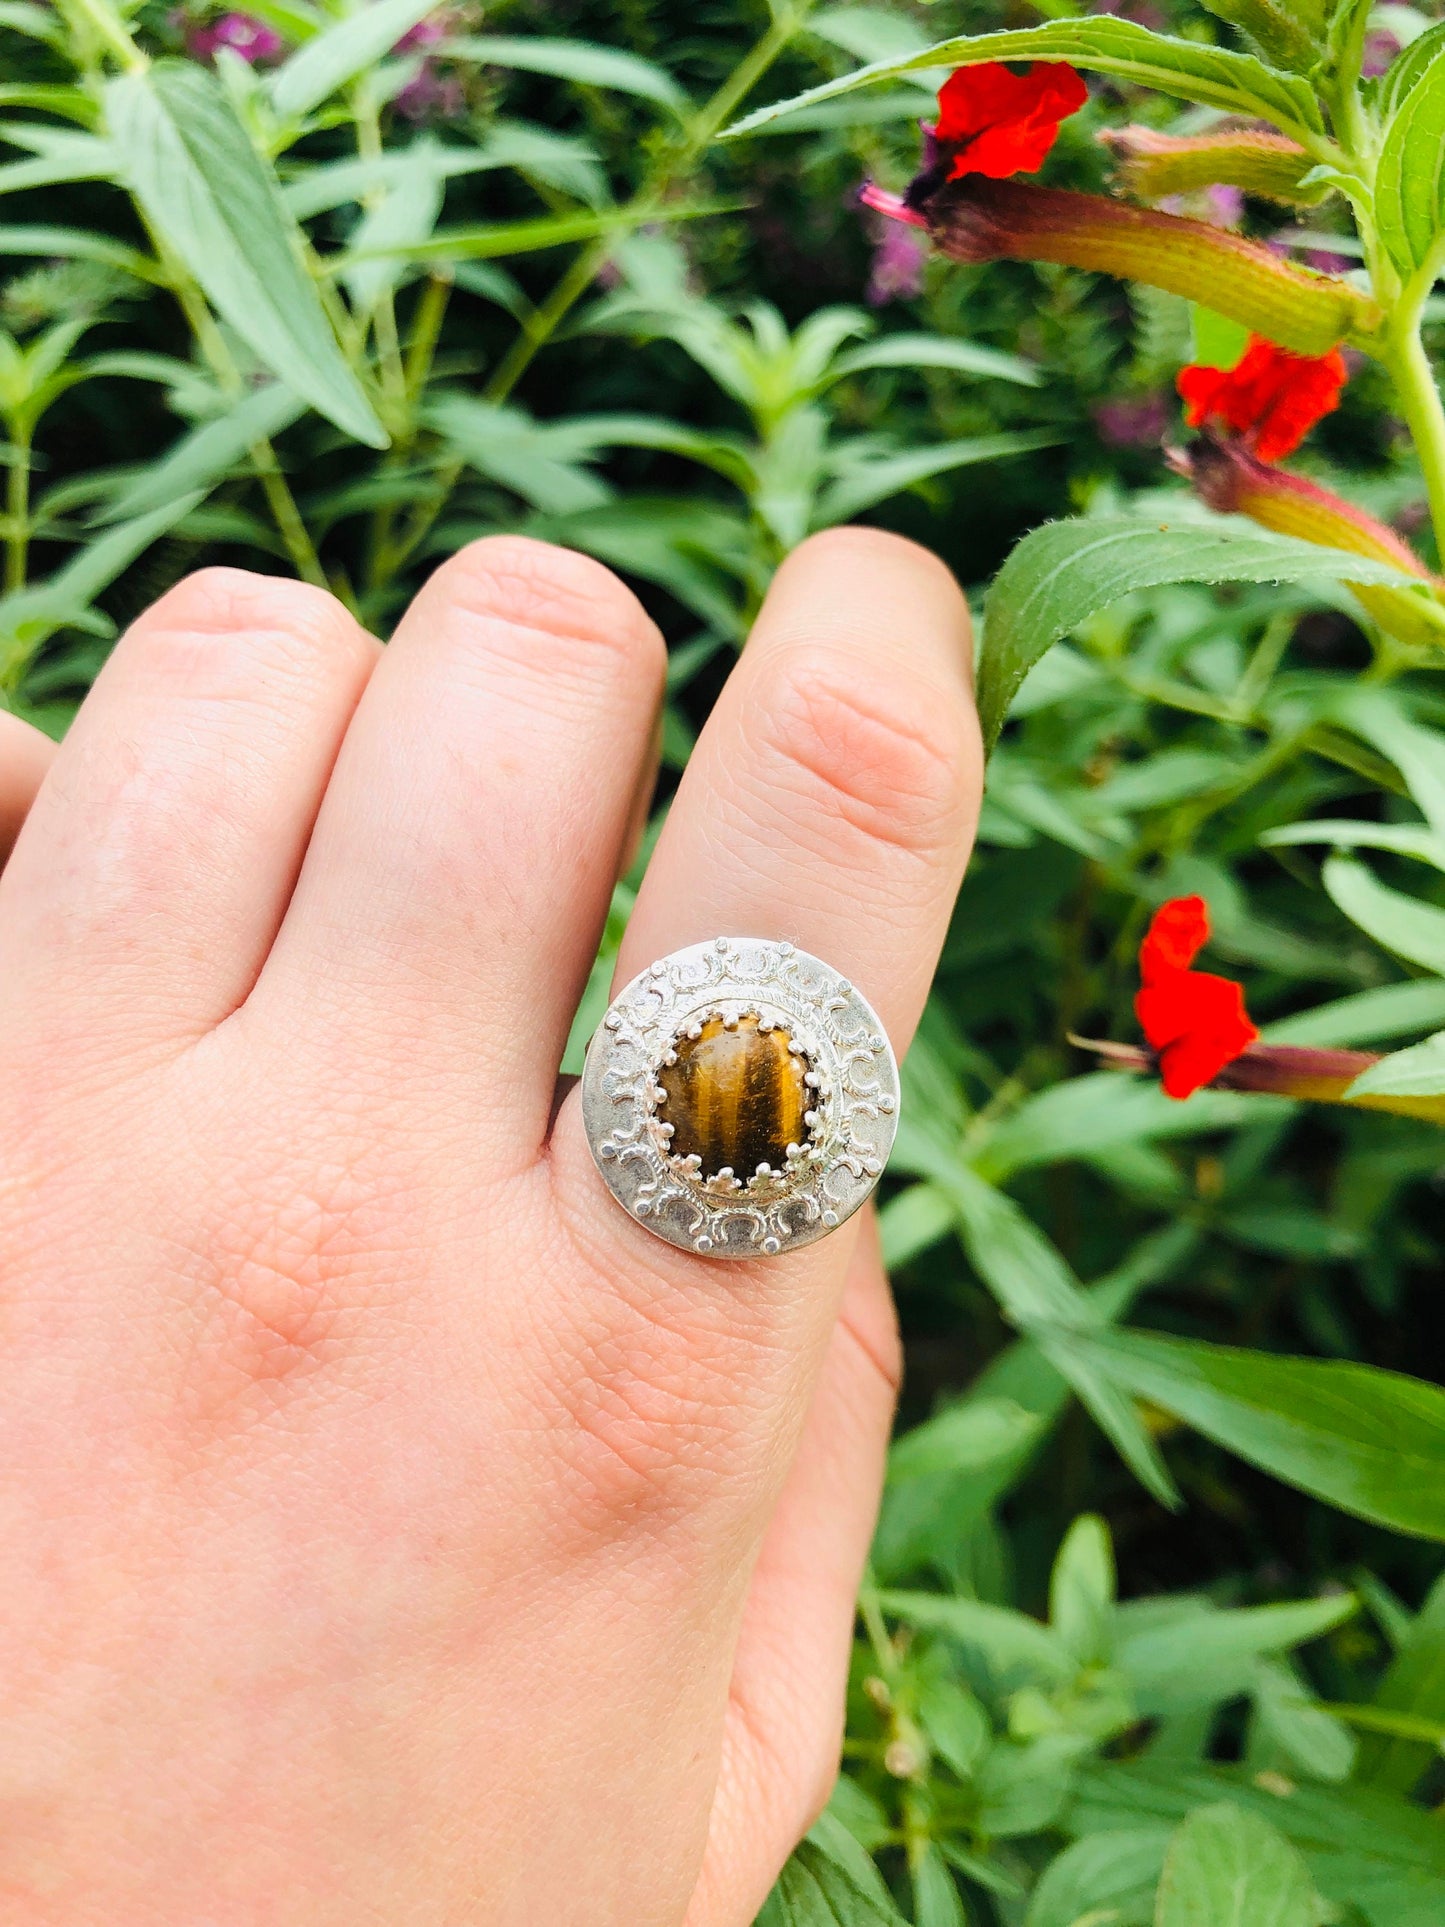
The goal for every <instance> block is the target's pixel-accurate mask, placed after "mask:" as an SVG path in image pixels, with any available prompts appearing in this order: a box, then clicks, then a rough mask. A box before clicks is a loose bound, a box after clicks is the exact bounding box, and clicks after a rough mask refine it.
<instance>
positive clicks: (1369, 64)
mask: <svg viewBox="0 0 1445 1927" xmlns="http://www.w3.org/2000/svg"><path fill="white" fill-rule="evenodd" d="M1399 51H1400V43H1399V41H1398V40H1397V39H1396V38H1395V36H1394V34H1392V33H1391V32H1389V30H1388V29H1387V28H1384V27H1380V28H1376V29H1375V31H1373V32H1372V33H1368V34H1366V35H1365V46H1364V59H1363V60H1362V61H1361V63H1360V72H1361V73H1362V74H1363V75H1364V76H1365V78H1366V79H1367V80H1374V79H1375V78H1376V77H1377V76H1378V75H1380V74H1382V73H1384V71H1385V69H1386V68H1387V67H1388V66H1389V64H1390V62H1391V61H1392V60H1393V59H1394V58H1395V56H1396V54H1398V53H1399Z"/></svg>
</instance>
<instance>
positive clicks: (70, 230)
mask: <svg viewBox="0 0 1445 1927" xmlns="http://www.w3.org/2000/svg"><path fill="white" fill-rule="evenodd" d="M6 254H24V255H40V256H42V257H43V258H44V259H46V260H50V259H53V258H55V257H56V256H58V257H59V258H60V259H62V260H65V261H98V262H100V264H101V265H102V266H103V267H107V268H118V269H119V270H120V272H121V273H122V274H130V275H134V276H135V278H136V280H137V281H149V282H154V283H156V284H158V285H159V284H161V283H163V282H164V280H165V277H164V275H163V274H162V273H161V270H160V268H159V266H158V264H157V263H156V262H155V261H153V260H152V259H151V257H150V256H149V255H148V254H142V253H141V251H140V249H139V248H130V247H127V246H126V245H125V243H124V242H123V241H112V240H111V239H110V237H109V235H106V234H92V233H91V232H90V230H89V229H88V228H74V227H41V226H32V227H0V255H6Z"/></svg>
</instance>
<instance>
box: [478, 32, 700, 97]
mask: <svg viewBox="0 0 1445 1927" xmlns="http://www.w3.org/2000/svg"><path fill="white" fill-rule="evenodd" d="M442 51H443V52H444V53H445V54H446V55H447V57H448V58H449V59H451V60H478V61H483V62H485V63H486V65H487V66H489V67H511V68H515V69H516V70H517V71H518V72H520V73H528V74H551V75H553V76H555V78H556V79H558V80H573V81H577V82H579V83H580V84H581V85H582V86H585V87H608V88H611V89H612V90H613V91H614V92H616V93H619V94H635V95H636V96H637V97H638V98H639V99H641V100H655V101H657V102H658V103H659V104H660V105H661V106H663V107H670V108H671V109H672V110H673V112H674V113H678V114H680V113H682V112H683V111H684V109H685V108H686V107H687V104H688V102H687V95H686V94H685V93H684V92H683V90H682V89H681V87H679V86H678V84H677V82H676V81H675V80H674V79H673V77H672V75H671V74H670V73H668V72H667V70H666V69H665V68H663V67H659V66H658V65H657V64H656V62H655V61H651V60H643V59H642V58H641V57H640V56H639V55H638V54H632V53H626V52H624V51H623V50H622V49H620V48H617V47H601V46H598V45H597V43H596V42H595V41H591V40H553V39H548V38H545V37H543V36H541V35H537V36H533V35H531V34H528V35H526V36H525V37H523V36H521V35H517V36H512V35H506V34H468V35H467V36H466V37H465V38H463V39H456V40H448V41H446V42H444V43H443V47H442Z"/></svg>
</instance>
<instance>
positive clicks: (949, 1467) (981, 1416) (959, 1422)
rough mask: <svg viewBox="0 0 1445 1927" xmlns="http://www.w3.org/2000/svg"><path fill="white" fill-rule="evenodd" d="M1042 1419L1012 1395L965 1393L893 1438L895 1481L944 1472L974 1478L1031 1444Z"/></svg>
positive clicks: (892, 1476) (890, 1456)
mask: <svg viewBox="0 0 1445 1927" xmlns="http://www.w3.org/2000/svg"><path fill="white" fill-rule="evenodd" d="M1038 1429H1039V1427H1038V1420H1037V1418H1036V1417H1035V1416H1034V1414H1033V1413H1032V1412H1026V1411H1025V1410H1024V1408H1023V1406H1022V1405H1018V1404H1016V1403H1015V1402H1014V1400H1013V1399H1011V1398H974V1397H971V1396H966V1397H964V1398H962V1399H960V1400H958V1401H957V1403H956V1404H953V1405H949V1406H946V1407H945V1408H944V1410H943V1411H941V1412H937V1413H935V1414H934V1416H933V1417H932V1418H930V1419H925V1420H924V1422H923V1424H922V1425H915V1426H914V1427H913V1429H912V1431H911V1432H905V1433H904V1434H903V1436H902V1437H901V1438H900V1439H897V1440H896V1441H895V1442H894V1445H893V1448H892V1450H891V1451H890V1452H889V1454H888V1477H889V1481H890V1482H891V1483H898V1482H901V1481H902V1480H905V1479H919V1478H929V1477H933V1476H935V1475H936V1474H938V1473H940V1472H944V1473H948V1474H950V1475H958V1474H963V1475H965V1476H972V1475H973V1474H974V1473H975V1472H977V1471H978V1470H980V1468H982V1467H984V1466H987V1465H992V1464H993V1463H994V1462H995V1461H996V1460H998V1459H1000V1458H1006V1457H1008V1456H1009V1455H1010V1454H1011V1453H1014V1452H1017V1451H1018V1450H1019V1449H1020V1448H1021V1447H1023V1446H1025V1445H1028V1444H1030V1443H1032V1441H1033V1438H1034V1436H1035V1434H1036V1433H1037V1431H1038Z"/></svg>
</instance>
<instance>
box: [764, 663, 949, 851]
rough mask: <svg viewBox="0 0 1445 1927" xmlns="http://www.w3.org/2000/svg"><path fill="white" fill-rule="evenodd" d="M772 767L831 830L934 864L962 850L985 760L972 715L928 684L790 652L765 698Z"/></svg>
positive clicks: (768, 761)
mask: <svg viewBox="0 0 1445 1927" xmlns="http://www.w3.org/2000/svg"><path fill="white" fill-rule="evenodd" d="M754 713H755V715H756V716H758V717H759V718H760V719H761V720H760V724H759V726H760V728H761V730H762V732H763V736H764V745H763V746H764V749H765V751H766V756H765V767H769V769H770V778H771V772H772V771H773V770H775V769H776V768H777V767H778V766H781V767H782V768H783V769H784V770H785V771H787V772H788V775H787V777H786V779H785V787H786V788H788V789H790V790H792V791H793V792H794V794H795V795H801V799H802V800H803V801H804V802H806V804H807V805H808V806H809V808H811V809H813V810H817V811H819V812H820V813H821V814H822V816H823V818H824V821H825V823H827V824H828V825H829V827H830V828H832V829H835V830H836V829H840V828H845V829H847V830H849V831H851V832H853V833H854V834H855V835H856V836H858V837H859V838H861V839H862V840H863V841H865V842H867V843H875V844H882V845H884V846H886V847H887V848H888V849H889V850H890V851H902V852H904V853H906V854H909V855H913V856H917V857H920V858H925V859H930V858H933V857H935V856H936V855H937V854H938V853H939V852H940V851H942V850H945V849H948V848H951V847H952V846H953V844H954V843H955V842H956V840H957V837H958V834H959V830H960V826H961V824H962V823H963V821H964V820H965V818H966V816H967V813H968V810H969V807H970V803H971V795H972V789H973V785H974V781H975V778H974V774H973V772H974V769H975V767H976V758H975V754H974V752H973V748H972V744H971V741H970V737H971V733H972V731H971V719H970V717H969V715H968V711H967V708H966V705H965V704H963V703H962V702H961V701H960V700H959V699H958V697H957V696H956V695H955V694H953V693H952V692H941V691H940V690H939V689H938V688H937V687H935V686H933V685H930V684H929V683H927V682H926V681H924V680H923V679H922V678H919V677H909V676H906V675H904V676H898V677H895V678H894V679H893V680H892V682H891V684H890V683H887V682H885V680H884V679H883V678H882V677H881V676H878V675H874V674H872V673H870V672H869V671H868V670H867V669H866V668H864V667H863V666H861V665H859V664H858V663H856V662H854V661H852V660H851V659H847V658H843V657H841V656H839V655H838V654H836V653H832V652H828V651H824V650H819V649H814V650H808V651H798V652H790V655H789V658H788V660H787V661H785V662H782V663H779V664H778V665H776V666H775V667H774V669H773V671H772V675H771V686H767V685H765V686H764V688H763V689H762V690H761V691H760V692H759V701H758V702H757V704H756V706H755V712H754Z"/></svg>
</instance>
